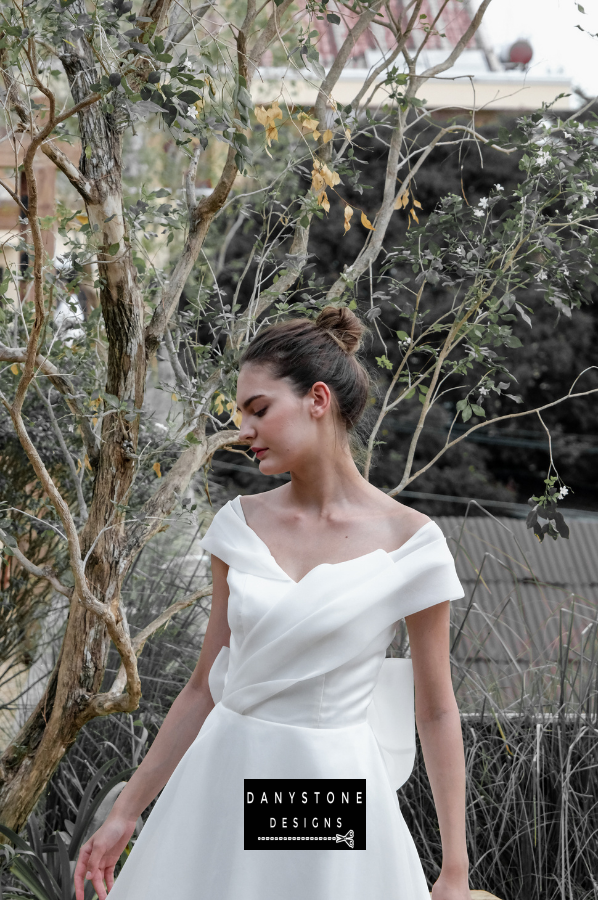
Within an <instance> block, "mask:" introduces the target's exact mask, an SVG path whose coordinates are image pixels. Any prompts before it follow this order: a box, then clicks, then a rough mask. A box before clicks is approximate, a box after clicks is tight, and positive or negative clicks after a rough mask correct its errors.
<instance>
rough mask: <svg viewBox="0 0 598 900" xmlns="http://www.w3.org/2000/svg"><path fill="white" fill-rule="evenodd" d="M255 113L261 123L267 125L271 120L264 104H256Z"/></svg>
mask: <svg viewBox="0 0 598 900" xmlns="http://www.w3.org/2000/svg"><path fill="white" fill-rule="evenodd" d="M253 112H254V114H255V117H256V119H257V120H258V122H259V123H260V125H263V126H264V127H266V125H267V124H268V121H269V117H268V113H267V112H266V110H265V109H264V107H263V106H256V107H255V109H254V111H253Z"/></svg>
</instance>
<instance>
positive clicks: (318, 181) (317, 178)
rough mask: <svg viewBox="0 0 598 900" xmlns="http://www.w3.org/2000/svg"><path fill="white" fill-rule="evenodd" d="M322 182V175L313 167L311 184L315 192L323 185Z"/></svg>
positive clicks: (323, 182)
mask: <svg viewBox="0 0 598 900" xmlns="http://www.w3.org/2000/svg"><path fill="white" fill-rule="evenodd" d="M324 184H325V181H324V177H323V176H322V175H321V174H320V173H319V172H317V171H316V170H315V169H313V170H312V173H311V186H312V188H313V189H314V191H316V193H319V192H320V191H321V190H322V188H323V187H324Z"/></svg>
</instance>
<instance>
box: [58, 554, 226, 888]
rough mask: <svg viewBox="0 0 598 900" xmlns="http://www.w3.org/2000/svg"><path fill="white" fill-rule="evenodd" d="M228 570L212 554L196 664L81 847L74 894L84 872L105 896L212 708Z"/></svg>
mask: <svg viewBox="0 0 598 900" xmlns="http://www.w3.org/2000/svg"><path fill="white" fill-rule="evenodd" d="M227 573H228V566H227V565H226V564H225V563H223V562H222V560H220V559H218V558H217V557H215V556H212V578H213V593H212V607H211V611H210V618H209V621H208V626H207V628H206V633H205V636H204V640H203V645H202V648H201V653H200V654H199V659H198V662H197V665H196V667H195V669H194V671H193V674H192V675H191V678H190V679H189V681H188V682H187V684H186V685H185V687H184V688H183V690H182V691H181V692H180V694H179V695H178V697H177V698H176V700H175V701H174V703H173V704H172V706H171V708H170V710H169V711H168V715H167V716H166V718H165V719H164V722H163V723H162V727H161V728H160V730H159V731H158V734H157V735H156V737H155V739H154V742H153V744H152V746H151V747H150V749H149V750H148V752H147V754H146V756H145V758H144V759H143V761H142V763H141V765H140V766H139V767H138V769H137V771H136V772H135V773H134V775H133V776H132V777H131V779H130V780H129V782H128V783H127V785H126V787H125V788H123V790H122V791H121V793H120V794H119V796H118V798H117V800H116V802H115V803H114V806H113V807H112V810H111V812H110V814H109V815H108V817H107V819H106V821H105V822H104V824H103V825H102V826H101V828H99V829H98V830H97V831H96V832H95V833H94V834H93V835H92V836H91V837H90V839H89V840H88V841H87V842H86V843H85V844H84V845H83V846H82V847H81V850H80V853H79V859H78V862H77V867H76V870H75V889H76V897H77V900H83V891H84V881H85V878H86V877H88V878H90V880H91V881H92V882H93V886H94V888H95V889H96V893H97V895H98V898H99V900H105V898H106V890H105V888H104V879H105V880H106V885H107V887H108V890H110V889H111V888H112V885H113V884H114V867H115V865H116V863H117V862H118V859H119V857H120V855H121V853H122V852H123V850H124V848H125V847H126V846H127V843H128V842H129V840H130V838H131V835H132V834H133V831H134V829H135V823H136V821H137V819H138V817H139V816H140V815H141V813H142V812H143V810H144V809H145V808H146V807H147V806H148V805H149V804H150V803H151V802H152V800H153V799H154V797H156V796H157V794H158V793H159V792H160V791H161V790H162V788H163V787H164V785H165V784H166V782H167V781H168V779H169V778H170V776H171V775H172V773H173V772H174V770H175V769H176V767H177V765H178V764H179V762H180V761H181V759H182V758H183V756H184V755H185V753H186V752H187V750H188V749H189V747H190V746H191V744H192V743H193V741H194V740H195V738H196V737H197V735H198V733H199V731H200V729H201V727H202V725H203V723H204V721H205V720H206V717H207V716H208V713H209V712H210V711H211V710H212V709H213V708H214V701H213V699H212V695H211V693H210V688H209V684H208V674H209V671H210V669H211V667H212V664H213V662H214V660H215V659H216V657H217V655H218V653H219V652H220V649H221V648H222V647H223V646H229V642H230V628H229V626H228V618H227V611H228V593H229V588H228V583H227V580H226V576H227Z"/></svg>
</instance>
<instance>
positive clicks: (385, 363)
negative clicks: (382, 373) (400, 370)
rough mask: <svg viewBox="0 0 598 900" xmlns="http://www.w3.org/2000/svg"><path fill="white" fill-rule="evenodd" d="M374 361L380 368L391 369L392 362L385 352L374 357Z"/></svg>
mask: <svg viewBox="0 0 598 900" xmlns="http://www.w3.org/2000/svg"><path fill="white" fill-rule="evenodd" d="M376 362H377V363H378V365H379V366H380V368H381V369H392V363H391V361H390V360H389V359H388V357H387V356H386V354H382V356H377V357H376Z"/></svg>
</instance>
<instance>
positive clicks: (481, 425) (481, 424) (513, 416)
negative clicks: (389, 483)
mask: <svg viewBox="0 0 598 900" xmlns="http://www.w3.org/2000/svg"><path fill="white" fill-rule="evenodd" d="M590 368H592V369H594V368H597V367H596V366H590ZM586 371H587V370H586ZM576 380H577V379H576ZM596 393H598V388H590V390H589V391H578V392H576V393H571V392H569V393H567V394H565V395H564V397H559V398H558V399H557V400H553V401H552V402H551V403H545V404H544V405H543V406H537V407H535V408H534V409H524V410H522V411H521V412H515V413H508V414H507V415H504V416H496V418H494V419H488V421H486V422H479V423H478V424H477V425H472V427H471V428H469V429H468V430H467V431H465V432H463V434H460V435H459V437H457V438H455V439H454V440H452V441H450V442H447V443H446V444H445V445H444V447H443V448H442V449H441V450H440V451H439V452H438V453H437V454H436V456H434V457H433V458H432V459H431V460H430V461H429V462H428V463H426V465H425V466H422V468H421V469H419V470H418V471H417V472H416V473H415V475H411V477H403V478H402V479H401V482H400V484H398V485H397V487H396V488H393V489H392V491H388V494H389V496H390V497H396V495H397V494H400V493H401V491H402V490H403V488H406V487H407V485H408V484H411V482H412V481H415V479H416V478H419V476H420V475H423V474H424V472H427V471H428V469H430V468H431V467H432V466H433V465H434V464H435V463H436V462H438V460H439V459H440V457H441V456H444V454H445V453H446V451H447V450H450V449H451V447H454V446H455V445H456V444H458V443H459V442H460V441H463V440H464V439H465V438H466V437H469V435H470V434H473V432H474V431H477V430H478V429H479V428H485V427H486V426H487V425H495V424H496V422H504V421H506V420H507V419H520V418H521V417H522V416H531V415H533V414H534V413H537V412H542V410H544V409H550V407H552V406H557V405H558V404H559V403H563V401H565V400H569V399H570V398H573V397H587V396H588V395H589V394H596Z"/></svg>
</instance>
